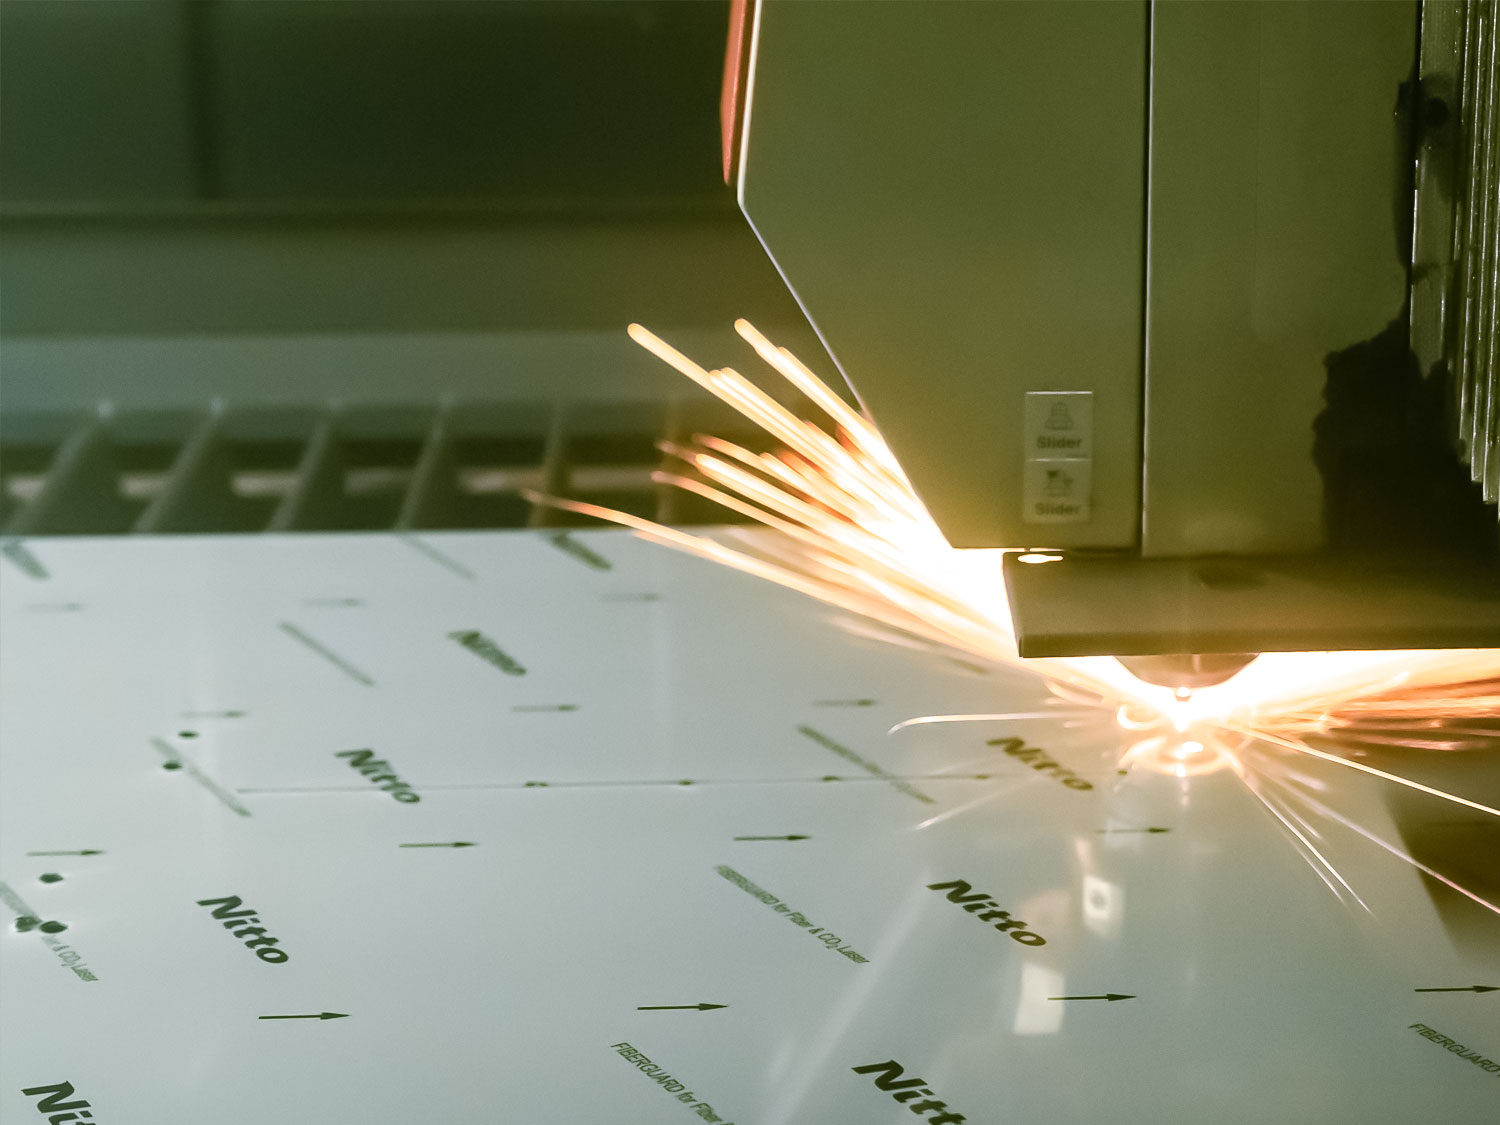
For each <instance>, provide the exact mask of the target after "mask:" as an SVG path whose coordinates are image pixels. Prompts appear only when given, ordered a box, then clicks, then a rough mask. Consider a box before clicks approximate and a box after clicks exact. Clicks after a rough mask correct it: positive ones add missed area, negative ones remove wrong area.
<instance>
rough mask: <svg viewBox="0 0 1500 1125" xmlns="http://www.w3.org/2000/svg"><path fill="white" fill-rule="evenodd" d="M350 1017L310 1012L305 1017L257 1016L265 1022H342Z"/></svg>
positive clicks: (337, 1013) (341, 1014)
mask: <svg viewBox="0 0 1500 1125" xmlns="http://www.w3.org/2000/svg"><path fill="white" fill-rule="evenodd" d="M348 1017H349V1013H348V1012H310V1013H309V1014H307V1015H305V1016H257V1017H256V1018H257V1019H263V1020H342V1019H347V1018H348Z"/></svg>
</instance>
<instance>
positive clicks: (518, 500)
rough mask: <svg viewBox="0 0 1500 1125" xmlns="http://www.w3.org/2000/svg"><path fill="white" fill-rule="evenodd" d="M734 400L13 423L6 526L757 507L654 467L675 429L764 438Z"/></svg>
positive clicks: (265, 524)
mask: <svg viewBox="0 0 1500 1125" xmlns="http://www.w3.org/2000/svg"><path fill="white" fill-rule="evenodd" d="M715 406H716V404H710V403H693V404H691V406H690V407H689V406H686V405H684V404H683V403H681V402H676V401H673V402H657V403H646V402H623V403H622V402H607V403H606V402H567V403H529V404H528V403H521V404H518V403H512V402H507V403H498V402H497V403H473V402H465V403H462V404H457V403H440V404H436V405H432V404H427V405H421V406H406V407H393V406H364V407H350V406H339V405H330V406H328V407H326V408H323V409H319V410H306V409H301V410H296V409H285V410H280V409H278V410H267V409H264V408H257V409H245V410H235V409H233V408H231V407H229V406H227V405H226V404H224V403H221V402H216V403H214V404H212V405H211V406H209V407H207V408H205V409H203V410H201V411H198V412H182V411H176V412H158V413H153V412H133V413H132V412H119V411H115V410H112V409H110V408H109V407H108V406H107V405H105V406H101V407H100V408H99V409H97V410H96V411H94V412H92V413H91V414H89V415H87V416H85V417H81V418H80V417H77V416H72V417H64V416H42V415H37V416H21V417H7V418H6V419H5V432H4V434H0V523H3V530H4V534H6V535H27V536H36V535H123V534H151V533H174V532H260V531H273V532H299V531H355V530H380V529H419V528H425V529H439V528H506V527H558V526H569V525H574V524H587V523H590V522H592V521H590V520H588V519H587V517H582V516H577V515H574V514H572V513H568V512H561V511H558V510H556V509H553V508H548V507H544V506H540V505H535V504H532V503H530V502H528V501H527V500H526V499H525V498H524V497H523V496H522V495H521V492H522V490H523V489H536V490H538V491H541V492H544V493H549V494H552V495H556V496H564V497H568V498H570V499H575V500H586V501H590V502H593V503H597V504H603V505H606V506H608V507H612V508H619V509H622V510H624V511H627V512H631V513H634V514H636V515H640V516H645V517H648V518H650V519H654V520H657V521H658V522H661V523H668V524H675V525H692V524H723V523H733V522H739V521H740V517H737V516H736V515H735V514H734V513H732V512H728V511H726V510H724V509H722V508H720V507H718V506H717V505H715V504H712V503H710V502H708V501H706V500H703V499H701V498H700V497H697V496H693V495H691V494H688V493H684V492H683V491H682V490H680V489H676V488H673V487H671V486H667V485H660V484H657V483H655V482H654V481H652V479H651V473H652V471H653V470H654V469H657V468H659V467H663V466H664V465H666V464H667V459H666V458H665V456H664V455H663V454H662V453H660V452H659V451H658V449H657V443H658V442H659V441H662V440H670V441H678V442H681V441H685V440H686V439H687V438H689V437H691V436H692V434H693V433H694V432H698V431H701V430H713V431H714V432H716V433H721V434H724V435H725V436H730V437H733V438H735V439H736V440H739V441H741V442H742V444H746V445H751V446H752V447H753V445H752V443H754V442H755V438H754V435H751V434H747V433H745V432H743V426H744V423H743V421H742V420H741V421H740V422H739V424H738V426H737V425H735V421H734V419H735V416H734V415H732V414H729V413H728V412H727V411H724V412H719V411H717V410H716V409H715Z"/></svg>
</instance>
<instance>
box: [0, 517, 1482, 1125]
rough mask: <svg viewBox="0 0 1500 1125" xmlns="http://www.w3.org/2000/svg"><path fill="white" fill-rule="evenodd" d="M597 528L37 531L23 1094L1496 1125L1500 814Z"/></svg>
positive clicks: (22, 665) (5, 664) (20, 698)
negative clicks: (1161, 716) (1227, 761)
mask: <svg viewBox="0 0 1500 1125" xmlns="http://www.w3.org/2000/svg"><path fill="white" fill-rule="evenodd" d="M571 539H572V544H573V547H574V548H575V549H559V547H558V545H557V544H556V543H554V542H553V541H552V540H550V539H549V538H548V536H547V533H532V532H502V533H476V534H467V533H465V534H443V535H426V536H418V537H410V536H408V537H404V538H403V537H396V536H385V535H364V536H361V535H349V536H340V535H330V536H321V537H300V538H282V537H275V536H267V537H264V538H255V539H245V538H235V537H213V536H203V537H179V538H168V537H163V538H139V539H130V540H103V539H100V540H87V539H79V540H67V541H64V540H52V541H29V542H26V543H24V544H15V545H14V549H7V551H6V552H5V553H4V555H3V557H0V568H3V585H0V596H3V609H4V614H5V618H4V629H3V631H0V669H3V675H4V681H3V688H4V708H3V711H0V751H3V754H4V761H3V763H0V764H3V767H4V779H5V787H4V790H3V793H0V797H3V799H4V807H3V809H0V812H3V816H0V904H3V906H4V910H3V911H0V921H3V923H4V932H0V961H3V963H0V970H3V979H4V981H5V985H6V989H7V995H6V1002H5V1003H4V1004H3V1005H0V1035H3V1039H4V1042H5V1044H6V1049H5V1051H4V1053H3V1055H0V1115H3V1116H5V1117H6V1118H7V1119H10V1118H14V1119H15V1120H17V1121H24V1120H27V1119H29V1118H30V1115H31V1113H32V1112H33V1111H34V1110H37V1109H43V1111H44V1112H43V1114H42V1115H40V1116H39V1118H38V1119H41V1117H45V1116H46V1115H47V1114H49V1113H53V1112H81V1111H82V1109H84V1108H86V1109H88V1110H89V1112H90V1113H91V1114H92V1115H93V1119H94V1120H98V1121H150V1122H152V1123H153V1125H155V1123H162V1125H171V1123H174V1122H183V1123H187V1122H202V1121H214V1122H223V1123H225V1125H236V1123H239V1122H245V1123H247V1125H248V1123H250V1122H265V1121H287V1122H294V1121H295V1122H300V1121H339V1120H354V1119H358V1120H362V1121H371V1122H389V1123H392V1125H407V1123H410V1122H418V1121H447V1120H455V1121H456V1120H497V1119H501V1118H503V1119H505V1120H517V1121H521V1120H542V1121H559V1122H575V1121H576V1122H582V1121H612V1122H615V1121H617V1122H632V1123H633V1122H652V1123H655V1122H665V1123H670V1122H673V1121H681V1122H684V1125H686V1123H688V1122H691V1121H695V1120H702V1121H709V1122H712V1121H715V1120H717V1121H720V1122H730V1123H734V1125H747V1123H752V1122H753V1123H764V1125H772V1123H786V1125H792V1123H800V1122H814V1121H815V1122H830V1123H843V1122H848V1123H850V1125H864V1123H867V1122H879V1121H905V1120H908V1119H909V1116H910V1115H911V1114H912V1113H913V1112H914V1113H915V1115H916V1117H918V1118H919V1119H921V1120H927V1121H939V1122H941V1121H945V1120H946V1121H948V1122H956V1121H967V1122H971V1123H974V1125H980V1123H982V1122H999V1121H1010V1120H1032V1121H1069V1122H1075V1121H1076V1122H1090V1121H1100V1122H1103V1121H1118V1120H1149V1121H1153V1122H1184V1123H1197V1122H1201V1121H1202V1120H1203V1119H1204V1114H1205V1108H1204V1107H1205V1106H1209V1107H1213V1109H1212V1110H1210V1111H1208V1112H1210V1113H1217V1114H1219V1115H1220V1116H1226V1117H1228V1118H1230V1119H1232V1120H1235V1121H1246V1122H1285V1121H1320V1122H1324V1121H1327V1122H1345V1121H1347V1122H1364V1121H1370V1120H1380V1121H1391V1120H1403V1121H1404V1120H1436V1119H1440V1120H1444V1121H1475V1122H1478V1121H1486V1120H1489V1119H1490V1118H1491V1117H1492V1116H1493V1110H1494V1106H1495V1104H1496V1100H1495V1099H1496V1097H1497V1091H1500V1085H1497V1082H1500V978H1497V977H1496V975H1495V965H1496V964H1497V958H1496V955H1497V953H1500V914H1497V912H1496V905H1495V899H1496V888H1495V884H1494V881H1493V878H1492V872H1491V870H1490V866H1489V865H1488V863H1487V861H1484V860H1481V858H1479V854H1480V853H1483V852H1486V851H1492V850H1493V847H1492V841H1491V839H1490V836H1489V834H1488V833H1487V829H1485V828H1484V825H1486V824H1488V823H1489V822H1490V821H1489V820H1486V819H1484V818H1482V817H1476V818H1474V819H1473V820H1472V822H1471V821H1470V820H1467V819H1465V820H1462V822H1461V823H1458V822H1459V821H1460V819H1461V818H1460V816H1458V815H1456V813H1455V810H1458V812H1459V813H1462V815H1463V816H1464V817H1467V815H1468V812H1467V811H1465V808H1464V807H1460V806H1456V805H1454V804H1453V802H1451V801H1443V800H1440V799H1438V798H1437V797H1434V796H1432V795H1430V794H1429V793H1427V792H1425V791H1422V790H1418V789H1412V788H1409V787H1398V786H1394V785H1392V784H1391V783H1390V782H1388V781H1386V780H1384V779H1383V778H1382V777H1380V776H1377V775H1375V774H1371V773H1362V772H1358V771H1355V770H1350V769H1348V768H1345V767H1344V766H1341V765H1340V764H1338V763H1336V762H1334V761H1325V760H1322V759H1319V758H1314V757H1309V756H1307V755H1294V754H1291V753H1289V752H1287V751H1284V750H1282V749H1279V748H1277V747H1275V746H1270V745H1260V746H1254V747H1246V748H1242V749H1241V751H1239V752H1237V755H1236V759H1237V762H1238V766H1237V768H1235V769H1228V768H1226V769H1220V770H1217V771H1213V772H1208V773H1203V774H1199V775H1196V776H1192V775H1189V776H1184V777H1178V776H1175V775H1173V774H1171V773H1162V772H1158V771H1155V770H1152V769H1144V768H1137V767H1136V766H1134V765H1133V764H1132V763H1131V762H1130V761H1129V760H1126V761H1125V762H1124V764H1123V765H1122V764H1121V758H1122V755H1124V753H1125V752H1126V750H1127V749H1128V748H1129V745H1130V742H1131V740H1132V739H1134V738H1136V737H1138V732H1132V731H1128V730H1123V729H1121V728H1120V727H1119V726H1118V725H1117V724H1115V723H1114V722H1113V721H1112V720H1111V721H1109V722H1097V723H1084V724H1081V725H1080V724H1079V723H1078V721H1077V718H1076V713H1075V712H1073V711H1071V710H1069V709H1067V708H1052V711H1053V712H1055V717H1048V716H1049V710H1048V707H1047V704H1046V699H1047V691H1046V689H1045V688H1044V687H1043V686H1042V685H1041V684H1040V683H1039V682H1033V681H1032V680H1031V679H1029V678H1028V677H1027V676H1026V675H1025V674H1024V673H1021V672H1019V671H1015V670H1005V669H997V668H990V667H987V666H985V665H983V664H979V663H976V662H975V661H974V660H972V659H970V658H964V659H960V660H955V659H953V658H952V656H951V654H949V653H947V652H945V651H943V650H940V649H938V648H935V647H933V646H932V645H930V644H927V643H925V642H923V643H922V644H919V645H916V646H912V645H903V644H892V643H888V642H887V640H886V639H885V637H886V633H885V632H884V631H879V630H869V629H856V630H849V629H845V628H838V627H833V626H835V625H836V624H837V621H836V620H835V619H836V618H837V617H838V616H839V615H838V613H837V612H836V611H832V610H827V609H824V608H823V607H821V606H819V605H818V604H816V603H814V602H812V601H810V600H807V599H805V598H802V597H801V596H799V595H797V594H795V593H792V592H790V591H787V590H782V589H779V588H776V587H773V586H771V585H768V584H763V583H759V582H757V581H755V580H754V579H752V578H749V577H747V576H744V575H740V574H736V573H733V572H730V571H728V570H724V569H720V568H716V567H714V566H712V565H710V564H707V563H704V562H702V561H701V560H697V559H693V558H689V557H686V556H681V555H678V554H675V553H673V552H670V551H666V550H663V549H661V548H658V547H655V546H652V545H650V544H647V543H644V542H641V541H639V540H637V539H634V538H631V537H629V536H627V535H625V534H623V533H619V532H587V531H580V532H574V533H571ZM592 559H597V560H603V561H604V562H606V563H607V564H608V565H607V566H600V565H598V564H597V563H595V562H591V561H590V560H592ZM355 672H357V673H358V675H356V674H354V673H355ZM955 714H968V715H973V714H989V715H1012V716H1020V717H1019V718H1011V719H1000V720H989V721H982V722H973V723H923V724H917V725H912V726H906V727H904V728H902V729H900V730H899V731H897V732H895V733H888V732H890V731H891V728H892V727H895V726H896V725H897V724H899V723H901V722H902V721H903V720H905V719H909V718H912V717H913V716H918V715H955ZM1020 748H1024V750H1023V749H1020ZM1033 751H1035V753H1033ZM1383 753H1384V756H1383V757H1380V758H1379V759H1378V760H1377V759H1375V758H1372V759H1370V761H1371V762H1372V764H1373V765H1374V766H1376V767H1378V768H1381V769H1386V770H1395V769H1397V768H1398V767H1399V768H1400V769H1401V770H1402V771H1403V772H1405V773H1408V774H1411V775H1412V776H1414V777H1415V778H1416V779H1417V780H1419V781H1422V782H1424V783H1426V784H1429V785H1431V786H1439V785H1441V786H1442V787H1443V788H1445V789H1448V790H1452V791H1455V792H1457V793H1458V794H1460V795H1462V796H1465V797H1466V798H1468V799H1470V800H1472V801H1474V802H1476V803H1486V802H1487V803H1491V804H1492V803H1493V801H1494V795H1493V792H1492V787H1493V776H1492V773H1491V772H1490V771H1489V767H1488V766H1485V765H1484V763H1483V762H1482V761H1481V760H1480V759H1477V758H1474V757H1472V756H1470V757H1465V756H1464V755H1461V754H1445V755H1438V756H1436V757H1434V756H1431V755H1429V756H1427V757H1424V758H1421V759H1420V762H1418V761H1417V760H1416V759H1413V758H1410V757H1403V756H1402V754H1401V751H1399V750H1396V749H1391V750H1389V751H1388V752H1383ZM1043 755H1044V756H1045V761H1046V762H1048V763H1050V765H1049V767H1048V769H1047V770H1046V771H1042V770H1040V769H1038V768H1037V763H1038V762H1040V761H1042V760H1043V758H1042V756H1043ZM1437 758H1441V759H1442V761H1441V762H1439V761H1437ZM1465 763H1468V764H1469V765H1472V766H1474V767H1475V768H1472V769H1466V768H1465ZM1481 766H1483V768H1479V767H1481ZM1440 775H1441V776H1440ZM1060 778H1072V779H1077V781H1078V784H1076V785H1068V784H1063V783H1062V781H1060V780H1059V779H1060ZM1393 792H1395V793H1396V794H1397V795H1395V796H1393ZM1468 811H1473V810H1472V809H1469V810H1468ZM1487 872H1488V873H1489V874H1487ZM906 1093H911V1095H912V1096H911V1097H909V1098H904V1097H903V1096H902V1095H904V1094H906ZM74 1103H77V1106H78V1108H73V1109H67V1110H61V1109H57V1108H56V1107H58V1106H72V1105H74ZM28 1107H29V1108H28ZM918 1107H925V1108H918ZM85 1120H87V1119H85Z"/></svg>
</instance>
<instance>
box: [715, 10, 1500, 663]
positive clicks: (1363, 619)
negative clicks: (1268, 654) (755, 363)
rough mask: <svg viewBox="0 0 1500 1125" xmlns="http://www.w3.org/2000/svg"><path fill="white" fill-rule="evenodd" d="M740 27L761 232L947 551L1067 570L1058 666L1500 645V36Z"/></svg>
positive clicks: (1053, 637) (1019, 599)
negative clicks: (1024, 555)
mask: <svg viewBox="0 0 1500 1125" xmlns="http://www.w3.org/2000/svg"><path fill="white" fill-rule="evenodd" d="M742 15H743V24H742V28H741V36H740V42H739V43H736V41H735V40H734V37H733V36H734V33H733V32H732V33H731V47H730V57H729V65H728V67H727V68H726V86H725V89H726V107H725V126H726V171H727V173H728V174H730V175H732V176H733V177H734V180H735V183H736V187H737V191H738V197H739V202H740V206H741V207H742V209H743V211H744V213H745V215H746V216H747V217H748V219H749V221H750V223H751V224H752V226H753V227H754V229H755V230H756V232H757V234H758V235H759V236H760V238H761V240H762V242H763V243H764V245H765V247H766V249H767V250H768V251H769V253H770V254H771V256H772V257H773V258H774V259H775V261H776V264H777V266H778V267H779V269H780V270H781V272H782V274H783V276H784V277H785V279H786V281H787V283H788V284H789V285H790V287H791V288H792V290H793V291H794V293H795V294H796V296H797V298H798V299H799V301H800V302H801V304H802V307H803V309H804V311H805V312H806V314H807V315H808V317H809V319H810V320H811V321H812V322H813V324H814V325H815V327H816V328H817V330H818V332H819V333H820V335H821V337H822V339H823V341H824V342H825V344H826V345H827V347H828V350H829V351H830V353H831V354H832V355H833V356H834V358H835V359H836V361H837V362H838V364H839V366H840V368H841V369H842V370H843V372H844V373H845V375H846V376H847V378H848V379H849V382H850V383H851V385H852V386H853V388H854V390H855V392H856V393H857V394H858V396H859V398H860V400H861V401H862V402H863V404H864V405H865V406H866V408H867V409H868V410H869V411H870V413H871V414H872V415H873V417H874V418H875V420H876V422H877V423H878V424H879V426H880V428H881V430H882V432H883V433H884V434H885V435H886V437H887V439H888V440H889V442H890V444H891V447H892V448H893V449H894V451H895V452H896V454H897V456H898V457H899V458H900V459H901V462H902V464H903V465H904V466H905V468H906V470H907V472H908V474H909V476H910V478H911V480H912V482H913V484H914V486H915V488H916V490H917V492H918V493H919V495H920V496H921V497H922V499H923V500H924V501H925V503H926V505H927V507H928V509H929V510H930V512H931V513H932V515H933V518H934V519H935V520H936V521H937V523H938V524H939V525H940V526H941V528H942V529H943V531H944V533H945V534H946V535H947V537H948V539H949V541H950V542H951V543H952V544H953V545H954V546H957V547H997V546H1005V547H1019V546H1025V547H1038V548H1055V549H1060V550H1059V551H1057V552H1051V551H1049V552H1045V553H1034V554H1033V555H1031V556H1028V558H1029V559H1030V560H1031V561H1034V562H1036V561H1043V560H1048V563H1047V565H1026V564H1025V563H1022V562H1019V561H1017V559H1016V558H1015V557H1014V556H1012V557H1009V558H1008V560H1007V567H1006V582H1007V586H1008V587H1009V591H1010V597H1011V602H1012V611H1013V616H1014V619H1015V624H1016V629H1017V633H1018V638H1019V644H1020V651H1021V653H1022V654H1023V655H1028V656H1062V655H1085V654H1100V653H1107V654H1112V655H1121V656H1127V655H1128V656H1135V657H1140V658H1148V659H1137V660H1135V661H1134V664H1135V668H1136V670H1137V671H1138V673H1139V674H1141V675H1143V676H1144V677H1146V678H1148V679H1149V678H1153V677H1155V676H1159V675H1164V676H1166V677H1167V679H1168V681H1175V682H1179V683H1193V682H1211V681H1212V680H1213V679H1215V678H1222V676H1223V675H1226V674H1230V673H1232V671H1233V670H1234V669H1236V668H1238V667H1239V666H1240V664H1242V663H1243V658H1241V659H1239V660H1236V659H1234V658H1233V657H1231V656H1229V655H1228V654H1236V653H1246V654H1248V653H1256V652H1262V651H1267V650H1273V649H1277V650H1329V649H1363V648H1370V649H1382V648H1383V649H1399V648H1427V647H1479V648H1488V647H1496V646H1500V561H1497V560H1500V553H1497V535H1496V507H1495V502H1496V499H1497V496H1500V428H1497V427H1500V395H1497V386H1500V383H1497V378H1500V376H1497V371H1500V356H1497V351H1496V349H1497V344H1496V339H1497V335H1496V312H1495V309H1496V287H1495V282H1494V276H1495V270H1496V262H1497V260H1500V259H1497V244H1496V240H1495V237H1494V233H1493V232H1494V229H1495V214H1496V206H1497V200H1500V176H1497V165H1496V158H1497V152H1500V148H1497V142H1496V137H1497V135H1500V130H1497V123H1500V117H1497V114H1500V99H1497V96H1496V70H1495V56H1494V51H1493V45H1492V41H1491V38H1492V36H1493V35H1494V32H1495V27H1496V25H1495V18H1496V14H1495V10H1494V8H1493V7H1492V6H1490V5H1486V4H1481V3H1467V4H1454V3H1436V2H1429V3H1423V4H1421V5H1420V6H1419V5H1417V4H1411V3H1348V4H1318V3H1307V4H1257V3H1227V4H1193V3H1176V2H1171V0H1167V2H1162V3H1154V4H1112V3H1105V4H1088V3H1085V4H979V5H972V4H961V5H943V4H938V5H927V4H906V3H892V4H875V5H858V6H849V5H840V4H797V3H779V2H777V0H763V2H760V3H756V4H753V5H749V6H747V7H744V8H743V10H742ZM1181 653H1197V654H1219V655H1218V656H1216V657H1215V658H1214V659H1213V660H1208V659H1206V658H1203V659H1197V660H1191V659H1186V658H1184V659H1181V660H1170V659H1169V660H1165V661H1163V659H1162V658H1163V657H1164V656H1166V655H1169V654H1181Z"/></svg>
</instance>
